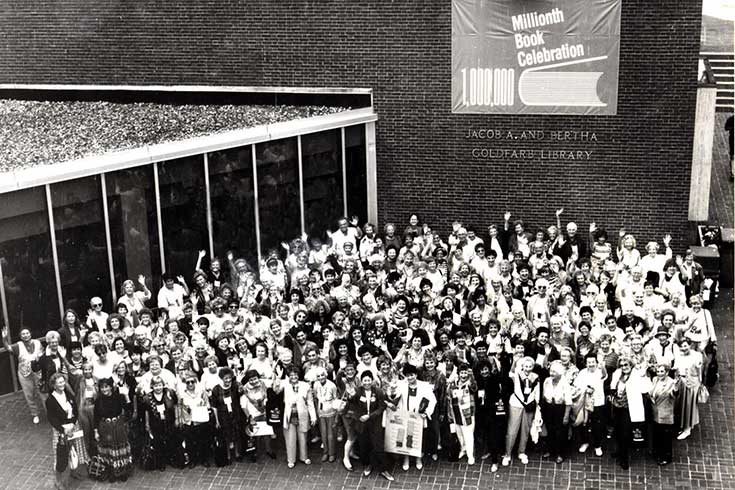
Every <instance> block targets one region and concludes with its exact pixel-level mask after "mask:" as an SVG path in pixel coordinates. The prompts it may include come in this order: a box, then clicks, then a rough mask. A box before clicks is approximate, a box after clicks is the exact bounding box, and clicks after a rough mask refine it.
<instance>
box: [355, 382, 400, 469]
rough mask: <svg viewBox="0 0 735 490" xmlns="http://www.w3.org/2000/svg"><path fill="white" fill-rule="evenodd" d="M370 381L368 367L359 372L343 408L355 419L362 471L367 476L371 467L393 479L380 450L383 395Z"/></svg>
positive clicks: (381, 443) (384, 397)
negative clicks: (355, 383) (358, 380)
mask: <svg viewBox="0 0 735 490" xmlns="http://www.w3.org/2000/svg"><path fill="white" fill-rule="evenodd" d="M374 381H375V379H374V376H373V373H372V371H370V370H365V371H363V372H362V373H361V374H360V383H361V384H360V386H358V387H357V390H355V394H354V395H353V396H352V397H351V398H350V400H349V404H348V408H347V412H348V414H349V416H350V418H353V419H354V420H355V432H357V434H358V440H359V441H360V460H361V461H362V463H363V465H364V466H365V469H364V470H363V475H365V476H370V474H371V473H372V472H373V470H375V471H378V472H379V473H380V476H382V477H383V478H385V479H386V480H388V481H393V480H394V478H393V475H391V474H390V472H389V471H388V468H389V465H388V461H387V457H386V455H385V452H384V451H383V439H384V436H385V430H384V429H383V412H384V411H385V408H386V406H387V405H386V403H387V398H386V396H385V393H383V391H382V390H381V389H380V388H378V386H377V385H376V384H375V382H374Z"/></svg>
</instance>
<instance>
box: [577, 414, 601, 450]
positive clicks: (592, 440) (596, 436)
mask: <svg viewBox="0 0 735 490" xmlns="http://www.w3.org/2000/svg"><path fill="white" fill-rule="evenodd" d="M604 438H605V407H604V406H602V407H595V409H594V410H593V411H592V412H591V413H590V415H589V420H588V421H587V424H586V425H585V426H584V427H583V428H582V442H588V443H589V444H591V445H592V447H594V448H598V447H602V441H603V439H604Z"/></svg>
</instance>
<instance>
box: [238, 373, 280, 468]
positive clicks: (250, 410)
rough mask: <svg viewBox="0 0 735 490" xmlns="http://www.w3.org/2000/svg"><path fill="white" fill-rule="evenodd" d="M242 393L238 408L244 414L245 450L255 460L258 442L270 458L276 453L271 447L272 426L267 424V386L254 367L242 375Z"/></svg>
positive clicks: (273, 457)
mask: <svg viewBox="0 0 735 490" xmlns="http://www.w3.org/2000/svg"><path fill="white" fill-rule="evenodd" d="M241 391H242V395H241V396H240V408H241V409H242V411H243V414H244V415H245V419H244V423H245V427H246V429H245V432H246V434H247V436H248V446H247V451H248V452H249V453H250V460H251V461H252V462H255V461H256V459H257V455H258V443H259V442H260V443H262V445H263V446H264V447H265V453H266V454H267V455H268V456H270V458H271V459H275V457H276V455H275V454H274V453H273V450H272V449H271V438H270V436H272V435H273V426H271V425H269V424H268V410H267V406H268V388H267V387H266V384H265V382H264V381H263V380H262V379H261V378H260V373H258V371H256V370H255V369H248V370H247V371H246V372H245V376H243V377H242V390H241Z"/></svg>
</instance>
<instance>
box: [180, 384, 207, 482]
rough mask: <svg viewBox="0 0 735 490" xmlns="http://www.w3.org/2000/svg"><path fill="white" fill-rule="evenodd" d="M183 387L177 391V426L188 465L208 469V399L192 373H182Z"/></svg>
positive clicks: (205, 391) (204, 390)
mask: <svg viewBox="0 0 735 490" xmlns="http://www.w3.org/2000/svg"><path fill="white" fill-rule="evenodd" d="M184 385H185V387H184V388H183V389H181V390H179V396H178V398H179V406H178V409H179V424H180V426H181V430H182V432H183V436H184V441H185V442H186V449H187V451H188V452H189V464H190V467H191V468H193V467H195V466H196V465H200V464H201V465H204V467H205V468H208V467H209V451H210V448H211V445H212V444H211V443H212V438H211V437H210V434H211V432H210V430H211V426H210V424H209V397H208V396H207V390H206V389H205V388H204V386H202V385H201V384H200V383H199V382H198V381H197V377H196V374H194V372H193V371H186V372H185V373H184Z"/></svg>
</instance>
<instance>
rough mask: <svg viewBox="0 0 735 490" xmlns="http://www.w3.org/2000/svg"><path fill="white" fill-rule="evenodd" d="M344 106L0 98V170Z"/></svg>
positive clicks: (337, 109)
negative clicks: (184, 103)
mask: <svg viewBox="0 0 735 490" xmlns="http://www.w3.org/2000/svg"><path fill="white" fill-rule="evenodd" d="M347 109H349V108H347V107H327V106H258V105H169V104H154V103H130V104H128V103H113V102H87V101H83V102H80V101H69V102H65V101H53V102H45V101H28V100H10V99H0V142H1V144H0V172H8V171H12V170H19V169H22V168H27V167H32V166H36V165H48V164H54V163H61V162H65V161H69V160H76V159H79V158H83V157H90V156H94V155H101V154H104V153H109V152H114V151H120V150H128V149H132V148H137V147H141V146H146V145H154V144H158V143H165V142H171V141H177V140H182V139H186V138H192V137H196V136H204V135H207V134H213V133H219V132H224V131H231V130H235V129H245V128H250V127H255V126H261V125H265V124H272V123H279V122H285V121H291V120H294V119H302V118H307V117H312V116H322V115H327V114H333V113H337V112H342V111H344V110H347Z"/></svg>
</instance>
